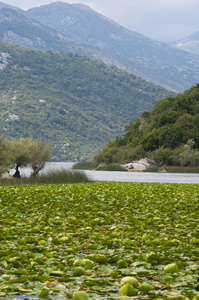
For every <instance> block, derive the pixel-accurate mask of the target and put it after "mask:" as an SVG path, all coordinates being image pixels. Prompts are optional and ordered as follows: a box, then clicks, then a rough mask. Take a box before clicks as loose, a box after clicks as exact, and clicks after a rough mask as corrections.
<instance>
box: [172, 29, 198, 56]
mask: <svg viewBox="0 0 199 300" xmlns="http://www.w3.org/2000/svg"><path fill="white" fill-rule="evenodd" d="M170 46H172V47H174V48H177V49H181V50H184V51H187V52H191V53H193V54H197V55H199V31H197V32H194V33H193V34H191V35H189V36H187V37H185V38H183V39H180V40H178V41H176V42H174V43H172V44H171V45H170Z"/></svg>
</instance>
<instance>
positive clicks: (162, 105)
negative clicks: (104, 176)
mask: <svg viewBox="0 0 199 300" xmlns="http://www.w3.org/2000/svg"><path fill="white" fill-rule="evenodd" d="M198 129H199V85H196V86H194V87H192V88H191V89H189V90H187V91H185V92H184V93H183V94H178V95H177V96H175V97H167V98H165V99H163V100H159V101H158V102H157V103H156V104H155V106H154V108H153V109H152V111H151V112H148V111H144V112H143V113H142V115H141V118H140V119H137V120H136V121H133V122H131V123H130V124H129V125H128V126H126V130H125V133H124V134H123V135H122V136H120V137H118V138H116V139H115V140H112V141H110V142H109V143H108V144H107V146H106V147H105V148H104V149H103V150H102V151H101V152H100V153H99V154H97V155H96V156H95V160H96V161H97V162H106V163H114V162H120V163H122V162H130V161H132V160H136V159H140V158H142V157H148V158H151V159H154V160H155V161H156V163H158V164H170V165H184V166H197V165H199V151H198V148H199V130H198Z"/></svg>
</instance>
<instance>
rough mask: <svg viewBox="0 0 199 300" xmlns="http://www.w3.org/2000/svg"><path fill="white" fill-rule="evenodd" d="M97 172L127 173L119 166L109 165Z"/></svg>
mask: <svg viewBox="0 0 199 300" xmlns="http://www.w3.org/2000/svg"><path fill="white" fill-rule="evenodd" d="M98 170H100V171H127V170H126V169H125V168H124V167H122V166H121V165H120V164H110V165H106V166H102V167H100V168H99V169H98Z"/></svg>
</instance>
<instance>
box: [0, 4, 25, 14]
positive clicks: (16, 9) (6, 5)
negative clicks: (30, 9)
mask: <svg viewBox="0 0 199 300" xmlns="http://www.w3.org/2000/svg"><path fill="white" fill-rule="evenodd" d="M2 8H10V9H13V10H15V11H17V12H19V13H24V11H23V10H22V9H20V8H18V7H16V6H12V5H9V4H6V3H3V2H0V9H2Z"/></svg>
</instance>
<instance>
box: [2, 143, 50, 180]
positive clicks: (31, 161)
mask: <svg viewBox="0 0 199 300" xmlns="http://www.w3.org/2000/svg"><path fill="white" fill-rule="evenodd" d="M5 148H6V152H7V153H9V156H10V165H14V166H15V173H14V175H13V177H15V178H20V177H21V175H20V171H19V168H20V167H26V166H31V168H32V169H33V173H32V175H31V176H36V175H37V174H38V173H39V171H41V170H42V169H43V167H44V166H45V163H46V162H47V161H49V160H50V159H51V158H50V154H51V148H50V147H49V146H47V145H45V144H44V143H43V142H42V141H33V140H32V139H31V138H21V139H19V140H11V141H9V140H5Z"/></svg>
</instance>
